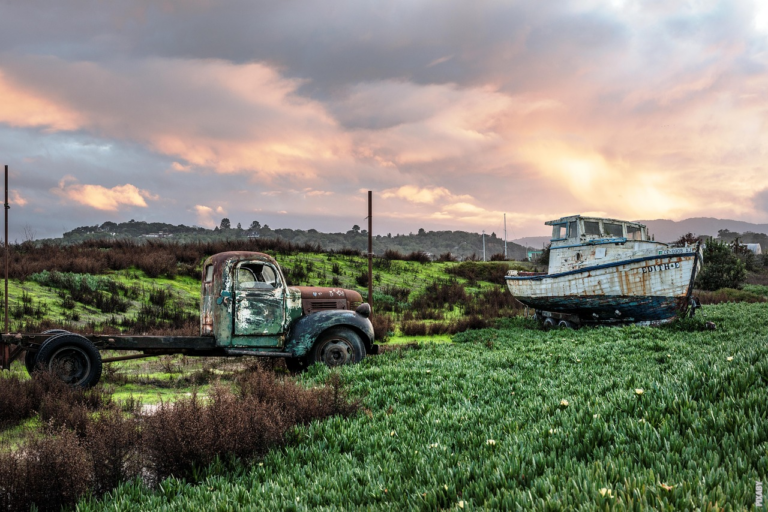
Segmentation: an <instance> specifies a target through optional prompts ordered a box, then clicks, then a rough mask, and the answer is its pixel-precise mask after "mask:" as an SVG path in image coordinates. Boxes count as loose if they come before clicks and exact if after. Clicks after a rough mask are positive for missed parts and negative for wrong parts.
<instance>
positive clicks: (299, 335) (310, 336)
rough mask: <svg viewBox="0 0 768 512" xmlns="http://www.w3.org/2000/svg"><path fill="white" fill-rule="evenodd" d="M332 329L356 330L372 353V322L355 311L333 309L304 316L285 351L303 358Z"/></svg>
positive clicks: (288, 341) (295, 328)
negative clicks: (324, 333) (345, 328)
mask: <svg viewBox="0 0 768 512" xmlns="http://www.w3.org/2000/svg"><path fill="white" fill-rule="evenodd" d="M331 327H348V328H350V329H352V330H354V331H355V332H356V333H357V334H358V335H359V336H360V339H361V340H362V341H363V344H365V350H366V351H367V352H368V353H371V352H372V347H373V325H372V324H371V321H370V320H368V319H367V318H365V317H364V316H362V315H359V314H358V313H356V312H354V311H349V310H343V309H333V310H328V311H318V312H316V313H312V314H310V315H307V316H303V317H301V318H299V319H298V320H296V322H294V324H293V326H292V327H291V330H290V332H289V333H288V336H287V337H286V341H285V351H286V352H290V353H291V354H293V356H294V357H302V356H304V355H305V354H306V353H307V352H309V349H311V348H312V345H314V344H315V341H316V340H317V338H318V337H319V336H320V335H321V334H322V333H323V332H325V331H326V330H328V329H330V328H331Z"/></svg>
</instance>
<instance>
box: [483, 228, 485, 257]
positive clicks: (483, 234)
mask: <svg viewBox="0 0 768 512" xmlns="http://www.w3.org/2000/svg"><path fill="white" fill-rule="evenodd" d="M483 261H485V230H483Z"/></svg>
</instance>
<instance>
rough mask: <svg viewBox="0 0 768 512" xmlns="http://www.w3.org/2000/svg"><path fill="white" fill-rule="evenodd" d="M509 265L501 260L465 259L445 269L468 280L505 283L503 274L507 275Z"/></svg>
mask: <svg viewBox="0 0 768 512" xmlns="http://www.w3.org/2000/svg"><path fill="white" fill-rule="evenodd" d="M507 270H509V266H508V265H507V264H506V263H501V262H495V261H494V262H489V263H486V262H478V261H465V262H462V263H459V264H458V265H455V266H452V267H449V268H447V269H445V271H446V272H448V273H449V274H453V275H455V276H457V277H463V278H464V279H467V280H468V281H470V282H473V281H488V282H489V283H496V284H505V281H504V276H506V275H507Z"/></svg>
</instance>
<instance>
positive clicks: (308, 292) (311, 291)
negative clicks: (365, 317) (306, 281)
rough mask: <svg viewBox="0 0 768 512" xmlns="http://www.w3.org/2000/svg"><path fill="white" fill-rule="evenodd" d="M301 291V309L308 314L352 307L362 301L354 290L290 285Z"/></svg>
mask: <svg viewBox="0 0 768 512" xmlns="http://www.w3.org/2000/svg"><path fill="white" fill-rule="evenodd" d="M291 288H293V289H296V290H299V291H300V292H301V304H302V311H303V313H304V314H306V315H308V314H310V313H314V312H315V311H324V310H328V309H354V308H356V307H357V306H358V305H360V303H362V301H363V296H362V295H360V293H359V292H356V291H355V290H345V289H343V288H326V287H320V286H292V287H291Z"/></svg>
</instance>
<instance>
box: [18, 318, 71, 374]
mask: <svg viewBox="0 0 768 512" xmlns="http://www.w3.org/2000/svg"><path fill="white" fill-rule="evenodd" d="M42 334H70V333H69V331H66V330H64V329H48V330H47V331H43V332H42ZM46 341H48V340H46ZM36 362H37V350H27V351H26V352H25V353H24V366H26V368H27V373H28V374H30V375H32V372H33V371H35V364H36Z"/></svg>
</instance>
